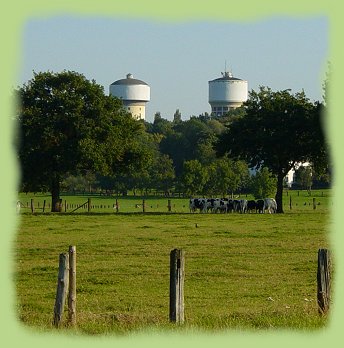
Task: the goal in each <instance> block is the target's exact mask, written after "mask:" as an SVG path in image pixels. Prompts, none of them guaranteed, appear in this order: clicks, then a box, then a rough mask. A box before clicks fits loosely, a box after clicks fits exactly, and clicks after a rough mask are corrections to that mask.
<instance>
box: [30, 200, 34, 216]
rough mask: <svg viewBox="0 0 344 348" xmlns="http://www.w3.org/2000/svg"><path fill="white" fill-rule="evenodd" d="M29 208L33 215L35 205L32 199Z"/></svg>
mask: <svg viewBox="0 0 344 348" xmlns="http://www.w3.org/2000/svg"><path fill="white" fill-rule="evenodd" d="M30 206H31V213H32V214H33V213H34V212H35V204H34V201H33V198H31V203H30Z"/></svg>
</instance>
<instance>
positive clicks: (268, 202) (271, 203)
mask: <svg viewBox="0 0 344 348" xmlns="http://www.w3.org/2000/svg"><path fill="white" fill-rule="evenodd" d="M265 210H267V211H268V212H269V214H273V213H276V211H277V203H276V201H275V200H274V199H273V198H264V210H263V212H265Z"/></svg>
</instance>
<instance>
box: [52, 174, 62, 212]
mask: <svg viewBox="0 0 344 348" xmlns="http://www.w3.org/2000/svg"><path fill="white" fill-rule="evenodd" d="M51 211H52V212H58V213H59V212H61V211H62V199H60V177H59V175H57V174H55V173H54V174H53V178H52V183H51Z"/></svg>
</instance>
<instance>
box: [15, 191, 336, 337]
mask: <svg viewBox="0 0 344 348" xmlns="http://www.w3.org/2000/svg"><path fill="white" fill-rule="evenodd" d="M323 198H324V199H325V198H326V197H323ZM327 198H328V197H327ZM327 202H328V201H327ZM156 204H159V203H156ZM179 204H180V205H181V206H182V205H183V204H185V200H184V203H183V202H182V201H180V202H179ZM196 224H197V227H196ZM329 229H330V214H329V204H325V202H324V204H322V205H320V206H319V207H317V209H316V210H313V209H310V208H309V207H308V208H307V209H306V206H303V205H300V206H299V209H292V210H288V211H286V213H285V214H272V215H269V214H264V215H263V214H245V215H241V214H198V213H196V214H189V213H176V214H173V213H172V214H168V213H162V212H160V213H154V212H151V213H147V214H139V213H121V214H114V213H100V212H99V213H96V212H93V213H85V212H80V213H73V214H68V213H67V214H66V213H62V214H54V213H44V214H43V213H37V214H31V213H21V216H20V222H19V227H18V232H17V235H16V236H15V239H14V241H13V257H14V270H13V276H14V283H15V289H16V297H17V307H16V310H17V315H18V320H20V322H22V323H23V324H24V325H25V326H29V327H30V328H34V329H36V330H39V331H41V330H43V331H46V330H52V329H53V327H52V324H51V323H52V318H53V307H54V302H55V294H56V284H57V271H58V256H59V254H60V253H62V252H67V251H68V246H69V245H75V246H76V248H77V327H76V328H74V329H70V328H68V327H65V330H68V332H75V333H77V334H91V335H95V334H97V335H99V334H101V335H106V334H116V335H127V334H129V333H133V332H142V331H145V332H146V331H147V330H148V331H149V330H150V331H154V330H158V331H173V332H174V331H178V332H179V331H181V332H188V331H193V330H203V331H210V332H219V331H222V330H228V329H239V330H248V331H250V330H270V329H295V330H315V329H319V328H322V327H324V326H325V325H326V322H327V318H326V317H320V316H319V315H318V312H317V301H316V271H317V251H318V249H319V248H330V245H329V238H328V237H329ZM174 248H182V249H184V250H185V258H186V259H185V274H186V275H185V324H184V325H182V326H180V325H173V324H171V323H169V319H168V316H169V313H168V310H169V254H170V251H171V250H172V249H174ZM66 316H67V313H65V319H66ZM62 331H64V330H62Z"/></svg>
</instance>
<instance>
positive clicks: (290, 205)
mask: <svg viewBox="0 0 344 348" xmlns="http://www.w3.org/2000/svg"><path fill="white" fill-rule="evenodd" d="M289 207H290V210H291V209H292V204H291V196H289Z"/></svg>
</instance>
